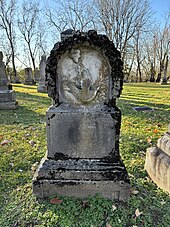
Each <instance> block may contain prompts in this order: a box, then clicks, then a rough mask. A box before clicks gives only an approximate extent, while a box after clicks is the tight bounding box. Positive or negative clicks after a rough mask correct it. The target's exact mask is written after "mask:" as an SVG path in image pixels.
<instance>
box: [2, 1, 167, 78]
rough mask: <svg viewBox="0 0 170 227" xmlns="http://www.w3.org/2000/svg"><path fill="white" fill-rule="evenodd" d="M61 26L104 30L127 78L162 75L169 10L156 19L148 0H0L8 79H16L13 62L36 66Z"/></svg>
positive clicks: (164, 72) (164, 64)
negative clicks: (118, 54) (122, 63)
mask: <svg viewBox="0 0 170 227" xmlns="http://www.w3.org/2000/svg"><path fill="white" fill-rule="evenodd" d="M19 3H20V4H19ZM66 29H73V30H80V31H87V30H89V29H95V30H97V31H98V33H104V34H106V35H107V36H108V37H109V39H110V40H112V41H113V42H114V44H115V46H116V48H117V49H118V50H119V51H120V52H121V57H122V60H123V62H124V75H125V81H127V82H131V81H133V82H137V81H148V80H149V81H151V82H154V81H156V82H159V81H160V80H161V79H165V76H166V75H167V70H168V55H169V53H170V50H169V49H170V9H169V10H168V9H167V11H166V12H165V15H164V17H163V18H162V21H161V23H160V22H159V21H158V20H157V19H156V18H155V14H154V12H152V10H151V6H150V2H149V0H143V1H141V0H67V1H66V0H52V1H50V3H49V2H48V1H44V2H42V1H37V0H34V1H29V0H23V1H22V2H21V1H20V2H17V0H0V49H1V51H3V53H4V55H5V59H4V60H5V64H6V68H7V69H9V68H12V73H9V74H10V76H11V77H10V79H11V80H13V81H14V82H18V81H19V77H18V74H17V70H16V68H17V67H16V62H20V63H22V65H24V66H25V67H28V66H29V67H30V66H31V67H32V68H33V70H34V71H35V69H36V67H37V64H38V61H39V59H40V57H41V55H42V54H44V53H46V54H47V55H48V53H49V51H50V49H51V48H52V45H53V44H55V43H56V42H57V41H58V40H59V39H60V38H59V34H60V33H61V32H62V31H64V30H66Z"/></svg>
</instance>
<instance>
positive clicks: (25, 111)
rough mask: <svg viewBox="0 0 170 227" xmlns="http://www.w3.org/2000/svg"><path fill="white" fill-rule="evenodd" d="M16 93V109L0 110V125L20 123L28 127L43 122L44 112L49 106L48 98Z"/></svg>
mask: <svg viewBox="0 0 170 227" xmlns="http://www.w3.org/2000/svg"><path fill="white" fill-rule="evenodd" d="M16 93H17V101H18V108H17V109H15V110H1V111H0V114H1V118H0V124H6V125H12V124H19V123H21V124H25V125H28V124H32V123H40V122H45V115H46V110H47V109H48V108H49V106H50V104H51V101H50V98H48V97H44V96H40V95H38V94H37V95H36V94H35V95H33V94H29V93H25V92H16ZM41 110H42V111H41Z"/></svg>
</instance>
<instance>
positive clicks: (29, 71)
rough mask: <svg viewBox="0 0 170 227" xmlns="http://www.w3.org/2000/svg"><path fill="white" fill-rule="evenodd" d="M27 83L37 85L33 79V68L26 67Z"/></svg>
mask: <svg viewBox="0 0 170 227" xmlns="http://www.w3.org/2000/svg"><path fill="white" fill-rule="evenodd" d="M24 84H25V85H35V84H36V82H35V81H34V80H33V75H32V68H25V82H24Z"/></svg>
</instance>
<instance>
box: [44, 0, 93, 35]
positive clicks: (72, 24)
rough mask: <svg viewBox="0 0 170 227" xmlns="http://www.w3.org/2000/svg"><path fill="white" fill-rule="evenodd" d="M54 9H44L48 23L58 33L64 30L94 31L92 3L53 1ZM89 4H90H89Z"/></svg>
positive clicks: (81, 0)
mask: <svg viewBox="0 0 170 227" xmlns="http://www.w3.org/2000/svg"><path fill="white" fill-rule="evenodd" d="M53 2H54V5H55V7H53V8H50V7H49V6H48V7H46V17H47V21H48V23H49V24H50V25H51V26H53V27H54V28H55V29H56V30H57V31H58V32H60V33H61V32H62V31H63V30H65V29H68V28H70V29H73V30H80V31H86V30H89V29H94V28H95V24H94V18H95V15H94V13H93V11H92V7H91V6H92V1H89V0H68V1H62V0H61V1H60V0H57V1H56V0H54V1H53ZM90 3H91V4H90Z"/></svg>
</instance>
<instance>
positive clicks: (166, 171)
mask: <svg viewBox="0 0 170 227" xmlns="http://www.w3.org/2000/svg"><path fill="white" fill-rule="evenodd" d="M169 132H170V127H169V130H168V132H167V133H165V135H164V136H163V137H161V138H160V139H159V140H158V143H157V146H156V147H151V148H148V149H147V152H146V162H145V169H146V170H147V172H148V174H149V176H150V177H151V178H152V180H153V181H154V182H155V183H156V184H157V185H158V186H159V187H160V188H162V189H164V190H165V191H167V192H169V193H170V133H169Z"/></svg>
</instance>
